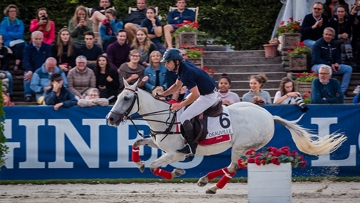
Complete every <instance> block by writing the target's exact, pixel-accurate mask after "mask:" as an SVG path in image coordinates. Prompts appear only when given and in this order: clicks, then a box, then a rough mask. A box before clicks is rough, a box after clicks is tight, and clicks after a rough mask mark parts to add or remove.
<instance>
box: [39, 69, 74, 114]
mask: <svg viewBox="0 0 360 203" xmlns="http://www.w3.org/2000/svg"><path fill="white" fill-rule="evenodd" d="M50 85H51V88H50V89H48V90H46V91H45V92H44V98H45V104H46V105H54V109H55V111H57V110H59V108H60V107H65V108H67V107H71V106H75V105H76V104H77V100H76V99H75V96H74V95H73V94H72V93H71V92H70V91H69V90H68V89H67V88H66V87H64V86H63V76H62V75H61V74H60V73H53V74H51V76H50Z"/></svg>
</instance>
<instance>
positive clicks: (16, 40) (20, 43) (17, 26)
mask: <svg viewBox="0 0 360 203" xmlns="http://www.w3.org/2000/svg"><path fill="white" fill-rule="evenodd" d="M18 14H19V9H18V7H17V6H16V5H14V4H10V5H9V6H7V7H6V8H5V9H4V15H5V16H7V17H4V19H3V20H2V22H1V25H0V34H1V35H2V37H3V40H4V45H5V46H7V47H10V49H11V50H12V52H13V56H14V58H15V66H14V72H18V71H19V68H20V63H21V60H22V58H23V51H24V46H25V41H24V30H25V28H24V23H23V21H22V20H20V19H18V18H17V15H18Z"/></svg>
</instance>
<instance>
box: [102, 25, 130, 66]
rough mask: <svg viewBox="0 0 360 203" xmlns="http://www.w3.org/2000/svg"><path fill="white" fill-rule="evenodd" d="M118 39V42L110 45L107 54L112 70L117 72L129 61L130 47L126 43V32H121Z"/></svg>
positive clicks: (117, 36)
mask: <svg viewBox="0 0 360 203" xmlns="http://www.w3.org/2000/svg"><path fill="white" fill-rule="evenodd" d="M116 39H117V41H116V42H114V43H112V44H110V45H109V47H108V49H107V51H106V54H107V57H108V59H109V62H110V64H111V68H112V69H113V70H116V71H117V70H118V69H119V67H120V65H121V64H123V63H125V62H127V61H129V54H130V46H129V44H128V43H127V42H126V32H125V30H119V31H118V32H117V35H116Z"/></svg>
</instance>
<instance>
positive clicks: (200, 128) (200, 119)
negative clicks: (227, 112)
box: [181, 98, 223, 143]
mask: <svg viewBox="0 0 360 203" xmlns="http://www.w3.org/2000/svg"><path fill="white" fill-rule="evenodd" d="M222 112H223V107H222V100H221V98H218V99H217V101H216V102H215V103H214V104H213V105H212V106H210V107H209V108H208V109H206V110H205V111H204V112H203V113H201V114H199V115H197V116H195V117H194V118H192V119H191V120H190V122H191V123H192V124H193V126H194V131H195V136H196V138H195V141H194V142H195V143H197V142H201V141H203V140H205V138H206V135H207V134H208V131H207V123H208V122H207V121H208V117H217V116H220V115H221V114H222ZM181 133H182V134H183V136H184V137H185V133H184V129H183V127H182V126H181Z"/></svg>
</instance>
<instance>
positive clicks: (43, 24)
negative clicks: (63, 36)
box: [30, 8, 55, 45]
mask: <svg viewBox="0 0 360 203" xmlns="http://www.w3.org/2000/svg"><path fill="white" fill-rule="evenodd" d="M36 30H38V31H41V32H42V33H43V34H44V40H43V42H44V43H46V44H49V45H51V44H52V43H53V42H54V39H55V23H54V22H53V21H51V20H50V19H49V15H48V13H47V10H46V8H40V9H39V10H37V12H36V19H33V20H31V23H30V32H34V31H36Z"/></svg>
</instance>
